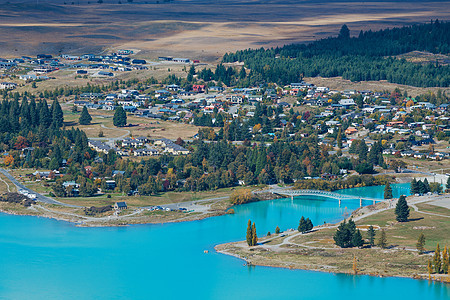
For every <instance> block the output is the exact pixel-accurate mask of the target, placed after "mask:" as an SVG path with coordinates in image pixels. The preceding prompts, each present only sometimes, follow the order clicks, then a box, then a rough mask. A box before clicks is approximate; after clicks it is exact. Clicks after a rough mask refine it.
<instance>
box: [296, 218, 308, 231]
mask: <svg viewBox="0 0 450 300" xmlns="http://www.w3.org/2000/svg"><path fill="white" fill-rule="evenodd" d="M297 230H298V231H299V232H301V233H304V232H305V231H306V221H305V217H303V216H302V217H301V218H300V222H299V224H298V228H297Z"/></svg>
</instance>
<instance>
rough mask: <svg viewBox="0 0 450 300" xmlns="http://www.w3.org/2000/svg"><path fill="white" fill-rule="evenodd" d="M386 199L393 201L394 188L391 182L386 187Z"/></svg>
mask: <svg viewBox="0 0 450 300" xmlns="http://www.w3.org/2000/svg"><path fill="white" fill-rule="evenodd" d="M384 199H392V188H391V185H390V184H389V182H386V186H385V187H384Z"/></svg>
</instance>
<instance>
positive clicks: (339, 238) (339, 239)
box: [333, 220, 355, 248]
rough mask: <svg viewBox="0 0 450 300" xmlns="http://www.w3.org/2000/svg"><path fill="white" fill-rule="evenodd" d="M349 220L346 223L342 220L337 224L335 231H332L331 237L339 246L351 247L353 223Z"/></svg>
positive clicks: (353, 230)
mask: <svg viewBox="0 0 450 300" xmlns="http://www.w3.org/2000/svg"><path fill="white" fill-rule="evenodd" d="M350 222H352V223H353V221H352V220H350V221H349V222H348V223H347V222H346V221H345V220H344V221H343V222H342V223H341V224H339V226H338V228H337V230H336V232H335V233H334V236H333V239H334V242H335V244H336V245H338V246H339V247H341V248H349V247H353V243H352V238H353V235H354V232H355V229H354V228H353V227H354V223H353V224H352V223H350Z"/></svg>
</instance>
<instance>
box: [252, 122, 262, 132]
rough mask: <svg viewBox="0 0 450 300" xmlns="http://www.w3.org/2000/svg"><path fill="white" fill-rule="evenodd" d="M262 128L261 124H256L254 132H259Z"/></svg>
mask: <svg viewBox="0 0 450 300" xmlns="http://www.w3.org/2000/svg"><path fill="white" fill-rule="evenodd" d="M260 130H261V124H256V125H255V126H253V133H257V132H258V131H260Z"/></svg>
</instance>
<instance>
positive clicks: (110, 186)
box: [105, 180, 116, 190]
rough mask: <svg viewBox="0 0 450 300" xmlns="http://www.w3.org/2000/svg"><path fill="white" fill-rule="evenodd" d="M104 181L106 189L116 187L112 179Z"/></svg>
mask: <svg viewBox="0 0 450 300" xmlns="http://www.w3.org/2000/svg"><path fill="white" fill-rule="evenodd" d="M105 183H106V188H107V189H108V190H113V189H115V188H116V182H115V181H114V180H106V181H105Z"/></svg>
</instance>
